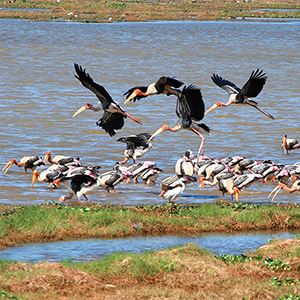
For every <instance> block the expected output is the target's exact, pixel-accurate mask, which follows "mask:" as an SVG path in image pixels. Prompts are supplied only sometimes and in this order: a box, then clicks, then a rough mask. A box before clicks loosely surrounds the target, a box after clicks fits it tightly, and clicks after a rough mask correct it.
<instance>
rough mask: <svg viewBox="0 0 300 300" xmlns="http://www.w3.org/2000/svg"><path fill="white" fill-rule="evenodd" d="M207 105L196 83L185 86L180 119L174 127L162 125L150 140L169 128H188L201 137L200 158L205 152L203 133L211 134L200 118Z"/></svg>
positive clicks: (179, 108) (175, 129)
mask: <svg viewBox="0 0 300 300" xmlns="http://www.w3.org/2000/svg"><path fill="white" fill-rule="evenodd" d="M204 111H205V105H204V101H203V99H202V94H201V91H200V89H199V88H197V87H195V86H194V85H189V86H188V87H186V86H185V87H184V88H183V90H182V92H181V95H180V97H179V99H178V107H177V110H176V112H177V116H178V117H179V120H178V121H177V123H176V124H175V126H174V127H170V126H168V125H163V126H161V127H160V128H159V129H158V130H156V131H155V132H154V133H153V134H152V136H151V137H150V138H149V140H148V141H151V140H153V138H154V137H155V136H157V135H158V134H160V133H162V132H163V131H166V130H169V131H172V132H176V131H178V130H180V129H187V130H190V131H192V132H194V133H196V134H197V135H198V136H200V138H201V144H200V147H199V150H198V158H199V157H200V153H204V139H205V138H204V136H203V135H202V134H203V133H206V134H209V135H210V128H209V127H208V126H207V125H205V124H204V123H201V122H200V120H202V119H203V117H204Z"/></svg>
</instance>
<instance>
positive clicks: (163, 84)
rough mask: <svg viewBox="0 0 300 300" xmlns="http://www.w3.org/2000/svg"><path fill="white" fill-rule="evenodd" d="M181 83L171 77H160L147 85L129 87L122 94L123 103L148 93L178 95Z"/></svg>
mask: <svg viewBox="0 0 300 300" xmlns="http://www.w3.org/2000/svg"><path fill="white" fill-rule="evenodd" d="M182 85H183V82H182V81H179V80H177V79H175V78H171V77H166V76H163V77H160V78H159V79H158V80H157V81H156V82H154V83H151V84H149V85H148V86H135V87H133V88H131V89H129V90H128V91H127V92H126V93H124V95H126V100H125V102H124V104H126V103H127V102H129V101H130V100H133V102H135V101H136V100H140V99H142V98H145V97H147V96H150V95H156V94H167V95H171V94H173V95H176V96H177V97H179V96H180V94H181V91H180V90H178V88H180V87H181V86H182Z"/></svg>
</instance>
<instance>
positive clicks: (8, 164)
mask: <svg viewBox="0 0 300 300" xmlns="http://www.w3.org/2000/svg"><path fill="white" fill-rule="evenodd" d="M12 165H13V162H11V161H9V162H8V163H7V164H6V165H5V167H4V168H3V169H2V171H1V172H3V171H4V170H5V169H6V170H5V172H4V174H6V173H7V171H8V170H9V168H10V167H11V166H12Z"/></svg>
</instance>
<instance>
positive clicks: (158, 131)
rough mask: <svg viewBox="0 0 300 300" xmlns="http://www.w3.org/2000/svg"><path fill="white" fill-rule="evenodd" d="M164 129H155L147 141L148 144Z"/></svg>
mask: <svg viewBox="0 0 300 300" xmlns="http://www.w3.org/2000/svg"><path fill="white" fill-rule="evenodd" d="M164 131H165V129H163V128H162V127H160V128H159V129H157V130H156V131H155V132H154V133H153V134H152V135H151V136H150V138H149V139H148V142H150V141H152V140H153V139H154V138H155V137H156V136H157V135H159V134H160V133H162V132H164Z"/></svg>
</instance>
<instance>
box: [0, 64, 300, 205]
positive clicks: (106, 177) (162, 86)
mask: <svg viewBox="0 0 300 300" xmlns="http://www.w3.org/2000/svg"><path fill="white" fill-rule="evenodd" d="M74 67H75V72H76V75H75V77H76V78H77V79H78V80H79V81H80V82H81V84H82V85H83V86H84V87H86V88H87V89H89V90H90V91H92V92H93V93H94V94H95V95H96V97H97V98H98V100H99V103H98V105H97V106H93V105H92V104H89V103H87V104H85V105H84V106H82V107H81V108H79V109H78V110H77V111H76V112H75V113H74V114H73V118H74V117H76V116H77V115H78V114H79V113H81V112H82V111H84V110H86V109H90V110H93V111H95V112H98V111H100V110H103V115H102V117H101V118H100V119H99V120H98V121H97V122H96V124H97V125H98V126H100V127H101V128H102V129H103V130H104V131H105V132H107V133H108V134H109V135H110V136H111V137H112V136H114V135H115V134H116V130H120V129H122V127H123V126H124V120H125V119H126V118H127V117H128V118H130V119H131V120H132V121H134V122H135V123H138V124H141V122H140V120H138V119H136V118H135V117H133V116H131V115H130V114H129V113H128V112H127V111H125V110H124V109H123V108H122V107H121V106H120V105H119V104H118V103H117V102H116V101H114V100H113V99H112V97H111V96H110V95H109V93H108V92H107V91H106V89H105V88H104V87H103V86H102V85H100V84H98V83H96V82H95V81H94V80H93V79H92V77H91V76H90V75H89V73H87V72H86V70H85V69H83V68H82V66H80V65H78V64H76V63H75V64H74ZM211 79H212V81H213V82H214V83H215V84H216V85H217V86H219V87H220V88H222V89H224V90H225V91H226V92H227V93H228V94H229V100H228V102H227V103H223V102H217V103H215V104H214V105H213V106H212V107H210V108H209V109H208V110H207V111H205V104H204V101H203V98H202V93H201V90H200V88H198V87H196V86H195V85H193V84H190V85H187V86H184V87H183V88H182V89H180V88H181V87H182V86H183V85H184V83H183V82H182V81H180V80H177V79H175V78H171V77H165V76H163V77H161V78H159V80H158V81H157V82H155V83H151V84H150V85H148V86H135V87H133V88H130V89H129V90H128V91H127V92H126V93H124V95H125V96H126V100H125V102H124V104H126V103H128V102H129V101H133V102H135V101H137V100H141V99H144V98H146V97H148V96H150V95H155V94H166V95H168V96H169V95H175V96H176V99H177V101H176V105H174V107H175V113H176V115H177V117H178V121H177V123H176V124H175V125H174V126H173V127H170V126H169V125H167V124H165V125H162V126H161V127H160V128H159V129H157V130H156V131H155V132H154V133H153V134H150V133H140V134H132V135H129V136H124V137H121V138H119V139H118V140H117V141H119V142H124V143H126V149H125V151H124V160H123V161H121V162H119V163H116V165H115V166H113V168H112V170H110V171H107V172H104V173H102V174H100V168H101V167H100V166H97V165H96V166H94V165H89V166H82V165H81V163H80V161H79V158H72V157H68V156H62V155H58V156H56V157H54V158H52V157H51V153H50V152H46V154H45V158H44V159H42V158H41V157H39V156H31V157H23V158H22V159H21V160H20V161H19V163H18V162H17V161H16V160H15V159H11V160H10V161H9V162H8V163H7V165H6V166H5V167H4V168H3V170H2V172H4V173H7V171H8V170H9V168H10V167H11V166H12V165H13V164H16V165H17V166H19V167H24V168H25V171H27V169H31V170H32V172H33V177H32V184H31V188H32V189H33V186H34V183H35V181H40V182H41V181H44V182H47V183H49V184H50V188H51V189H52V188H57V187H58V186H59V184H60V182H65V181H67V180H70V185H69V188H68V192H69V195H67V196H61V197H60V198H59V200H60V201H65V200H69V199H71V198H72V197H73V195H76V196H77V198H78V200H79V201H81V197H82V196H83V197H84V198H85V199H86V200H88V198H87V196H86V194H87V193H89V192H91V191H92V190H93V189H94V188H96V187H103V188H105V189H106V190H107V192H109V190H110V189H111V190H113V191H115V192H116V190H115V188H114V187H115V186H116V185H117V184H118V183H120V182H122V181H123V180H126V182H127V183H129V182H130V180H131V179H133V182H137V180H138V178H139V177H140V178H141V179H142V180H143V181H144V183H145V184H154V183H155V181H156V179H157V178H158V175H159V174H160V172H162V171H163V170H162V169H161V168H159V167H157V166H156V164H155V163H154V162H152V161H144V162H142V163H138V161H137V159H138V158H139V157H141V156H143V155H144V154H146V153H147V152H148V151H149V150H150V149H151V148H152V144H151V141H152V140H153V139H154V137H156V136H157V135H159V134H160V133H162V132H164V131H166V130H168V131H171V132H176V131H178V130H181V129H187V130H189V131H192V132H194V133H195V134H197V135H198V136H199V137H200V139H201V142H200V145H199V149H198V153H197V155H194V154H193V153H192V152H191V151H190V150H188V151H186V152H185V153H184V154H183V155H182V157H181V158H179V159H178V161H177V162H176V165H175V174H174V175H172V176H170V177H167V178H166V179H164V180H163V181H162V182H161V184H160V186H161V193H160V196H163V197H164V198H165V199H168V200H169V201H173V200H174V199H176V198H177V197H178V195H179V194H180V193H182V192H183V190H184V189H185V186H186V184H188V183H192V182H196V181H197V179H196V177H195V175H196V174H197V175H198V181H199V183H200V186H199V187H201V188H203V187H204V186H205V185H210V186H215V185H216V186H217V187H218V189H219V190H220V191H221V192H222V194H223V198H224V195H225V193H229V194H230V195H231V196H232V197H233V196H235V199H236V201H239V196H238V195H239V192H240V191H242V190H243V189H245V188H246V187H248V186H249V185H251V184H252V183H253V182H255V181H260V182H267V181H269V180H274V181H277V182H278V185H277V186H276V187H275V188H274V190H273V191H272V192H271V193H270V195H269V198H270V197H271V195H272V194H273V193H274V196H273V198H272V201H273V200H274V198H275V197H276V195H277V194H278V193H279V191H280V190H282V189H284V190H285V191H287V192H290V193H292V192H294V191H296V190H300V181H299V177H300V163H299V164H295V165H286V166H284V165H280V164H277V163H274V162H271V161H263V162H257V161H253V160H251V159H246V158H245V157H241V156H234V157H227V158H222V159H213V158H210V157H208V156H205V155H204V140H205V138H204V136H203V134H208V135H210V131H211V129H210V128H209V127H208V126H207V125H206V124H204V123H202V122H201V120H202V119H203V118H204V116H205V115H206V114H207V113H209V112H210V111H212V110H213V109H215V108H217V107H219V106H229V105H231V104H245V105H248V106H252V107H254V108H255V109H257V110H258V111H259V112H261V113H263V114H264V115H265V116H267V117H268V118H270V119H274V117H273V116H272V115H271V114H269V113H267V112H266V111H263V110H262V109H260V108H259V107H258V103H257V102H256V101H254V100H253V99H252V98H255V97H257V96H258V95H259V93H260V92H261V91H262V89H263V87H264V85H265V83H266V80H267V76H266V74H265V73H264V72H263V71H262V70H260V69H257V70H254V71H253V72H252V73H251V75H250V77H249V79H248V80H247V82H246V83H245V84H244V85H243V87H242V88H239V87H237V86H236V85H235V84H234V83H232V82H230V81H229V80H226V79H223V78H222V77H221V76H219V75H217V74H213V75H212V76H211ZM297 148H300V143H298V141H297V140H294V139H288V138H287V136H285V137H284V138H283V139H282V149H283V151H286V152H287V153H288V151H291V152H292V154H293V151H294V150H295V149H297ZM129 159H132V160H133V165H130V166H125V165H124V164H126V163H127V162H128V161H129ZM48 161H49V163H51V164H52V165H51V166H50V167H49V168H48V169H47V170H45V171H41V172H39V171H37V170H36V168H37V167H38V166H42V168H43V167H44V165H45V164H46V163H47V162H48ZM245 171H248V173H247V174H244V172H245ZM289 180H293V181H294V183H293V185H292V187H291V188H290V187H288V186H287V185H286V184H287V182H288V181H289Z"/></svg>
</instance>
